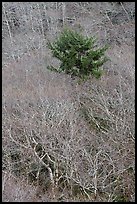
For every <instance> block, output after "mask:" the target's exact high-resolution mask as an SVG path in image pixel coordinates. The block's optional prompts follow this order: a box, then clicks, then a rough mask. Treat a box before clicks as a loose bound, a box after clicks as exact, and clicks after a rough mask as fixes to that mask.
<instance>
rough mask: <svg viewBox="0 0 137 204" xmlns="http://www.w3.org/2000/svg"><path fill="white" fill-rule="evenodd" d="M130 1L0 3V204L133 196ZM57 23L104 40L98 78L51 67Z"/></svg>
mask: <svg viewBox="0 0 137 204" xmlns="http://www.w3.org/2000/svg"><path fill="white" fill-rule="evenodd" d="M134 12H135V11H134V2H124V3H123V4H122V3H121V2H120V4H116V2H111V3H109V2H5V3H4V2H3V4H2V49H3V50H2V58H3V67H2V74H3V79H2V92H3V93H2V94H3V95H2V156H3V158H2V162H3V165H2V179H3V182H2V194H3V195H2V196H3V202H13V201H14V202H15V201H17V202H26V201H28V202H40V201H43V202H47V201H105V202H112V201H113V202H114V201H116V202H117V201H122V202H123V201H125V202H127V201H134V199H135V198H134V197H135V184H134V175H135V166H134V162H135V160H134V159H135V157H134V154H135V147H134V139H135V131H134V129H135V121H134V120H135V117H134V114H135V108H134V106H135V95H134V92H135V86H134V85H135V84H134V80H135V79H134V78H135V77H134V70H135V64H134V63H135V56H134V47H135V45H134ZM64 26H68V27H70V28H73V29H75V30H78V31H79V30H80V31H81V32H82V33H83V34H84V35H88V36H89V35H92V34H94V35H96V36H98V37H99V42H98V44H99V45H100V44H101V45H103V44H104V42H105V43H108V44H109V45H110V48H109V50H108V52H107V55H108V56H109V58H110V59H111V61H109V62H107V63H106V65H105V67H104V70H105V73H104V76H103V77H102V78H101V79H100V80H97V79H93V78H90V79H89V80H88V81H86V82H83V83H82V84H78V83H77V82H78V80H77V79H72V78H71V77H69V76H66V75H65V74H59V73H54V72H50V71H49V70H48V69H46V67H47V65H48V64H49V63H53V64H54V65H57V64H58V63H59V62H58V61H56V60H55V59H52V58H51V53H50V52H49V50H48V49H47V46H46V43H47V40H54V39H55V38H56V36H57V35H59V33H60V31H61V30H62V29H63V27H64Z"/></svg>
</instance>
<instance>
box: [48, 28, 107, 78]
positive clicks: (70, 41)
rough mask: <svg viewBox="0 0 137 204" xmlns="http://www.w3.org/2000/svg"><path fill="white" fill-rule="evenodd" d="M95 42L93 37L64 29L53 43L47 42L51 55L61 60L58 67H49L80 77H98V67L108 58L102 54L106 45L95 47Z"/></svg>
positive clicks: (99, 70)
mask: <svg viewBox="0 0 137 204" xmlns="http://www.w3.org/2000/svg"><path fill="white" fill-rule="evenodd" d="M95 42H96V38H95V37H84V36H83V35H81V34H80V33H78V32H76V31H72V30H69V29H65V30H64V31H63V32H62V33H61V35H60V36H59V38H58V39H57V40H56V41H55V42H54V43H50V42H49V43H48V47H49V48H50V49H51V50H52V54H53V57H56V58H58V59H59V60H60V61H61V65H60V67H59V68H55V67H53V66H52V67H49V69H51V70H55V71H58V72H61V71H62V72H65V73H67V74H71V75H72V76H78V77H81V78H82V79H85V78H87V77H88V76H89V75H91V74H92V75H94V76H95V77H96V78H99V77H100V76H101V75H102V70H101V69H99V68H100V66H102V65H103V64H104V63H105V62H106V61H107V60H108V58H107V57H105V56H104V55H105V51H106V50H107V48H108V47H107V46H104V47H102V48H96V47H97V45H95Z"/></svg>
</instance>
